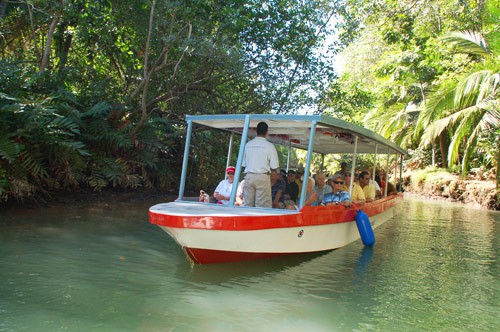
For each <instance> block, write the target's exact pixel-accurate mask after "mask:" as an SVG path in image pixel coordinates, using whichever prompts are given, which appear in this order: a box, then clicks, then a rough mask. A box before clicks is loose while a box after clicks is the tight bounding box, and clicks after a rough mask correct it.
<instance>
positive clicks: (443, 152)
mask: <svg viewBox="0 0 500 332" xmlns="http://www.w3.org/2000/svg"><path fill="white" fill-rule="evenodd" d="M446 134H447V133H446V132H445V131H443V132H442V133H441V135H439V147H440V149H441V167H442V168H446V165H447V164H448V154H447V151H448V147H447V143H446V142H447V140H446Z"/></svg>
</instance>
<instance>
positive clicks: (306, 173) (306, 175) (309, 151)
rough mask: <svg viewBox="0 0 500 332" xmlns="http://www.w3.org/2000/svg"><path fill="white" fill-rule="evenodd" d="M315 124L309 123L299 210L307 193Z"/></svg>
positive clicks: (314, 122) (313, 122)
mask: <svg viewBox="0 0 500 332" xmlns="http://www.w3.org/2000/svg"><path fill="white" fill-rule="evenodd" d="M316 123H317V121H316V120H314V121H312V123H311V132H310V133H309V144H308V147H307V159H306V169H305V170H304V181H303V182H302V191H301V193H300V204H299V208H301V209H302V207H303V206H304V204H305V202H306V192H307V182H308V181H309V170H310V166H311V156H312V150H313V145H314V144H313V143H314V135H315V134H316Z"/></svg>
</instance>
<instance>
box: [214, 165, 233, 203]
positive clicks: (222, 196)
mask: <svg viewBox="0 0 500 332" xmlns="http://www.w3.org/2000/svg"><path fill="white" fill-rule="evenodd" d="M235 171H236V169H235V168H234V167H233V166H229V167H228V168H227V169H226V175H227V178H226V179H224V180H222V181H221V182H219V184H218V185H217V188H215V192H214V197H215V199H216V200H217V204H224V205H227V204H229V199H230V198H231V189H233V182H234V172H235Z"/></svg>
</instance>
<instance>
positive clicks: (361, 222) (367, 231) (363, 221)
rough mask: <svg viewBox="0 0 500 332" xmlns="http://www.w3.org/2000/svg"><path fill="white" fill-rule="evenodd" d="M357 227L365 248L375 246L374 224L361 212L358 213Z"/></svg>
mask: <svg viewBox="0 0 500 332" xmlns="http://www.w3.org/2000/svg"><path fill="white" fill-rule="evenodd" d="M356 226H358V231H359V235H360V236H361V241H363V244H364V245H365V246H373V245H374V244H375V234H373V228H372V224H370V218H368V215H367V214H366V213H364V212H363V211H361V210H358V213H356Z"/></svg>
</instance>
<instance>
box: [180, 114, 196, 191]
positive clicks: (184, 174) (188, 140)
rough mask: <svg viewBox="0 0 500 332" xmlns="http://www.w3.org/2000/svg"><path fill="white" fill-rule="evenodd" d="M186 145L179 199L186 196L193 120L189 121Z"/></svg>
mask: <svg viewBox="0 0 500 332" xmlns="http://www.w3.org/2000/svg"><path fill="white" fill-rule="evenodd" d="M187 125H188V127H187V131H186V145H185V146H184V159H183V160H182V173H181V183H180V185H179V199H182V197H183V196H184V188H185V186H186V174H187V162H188V158H189V146H190V145H191V133H192V132H193V122H192V121H190V120H188V121H187Z"/></svg>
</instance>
